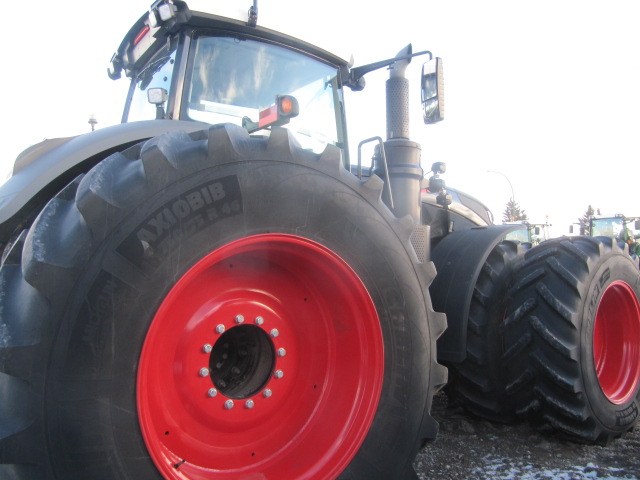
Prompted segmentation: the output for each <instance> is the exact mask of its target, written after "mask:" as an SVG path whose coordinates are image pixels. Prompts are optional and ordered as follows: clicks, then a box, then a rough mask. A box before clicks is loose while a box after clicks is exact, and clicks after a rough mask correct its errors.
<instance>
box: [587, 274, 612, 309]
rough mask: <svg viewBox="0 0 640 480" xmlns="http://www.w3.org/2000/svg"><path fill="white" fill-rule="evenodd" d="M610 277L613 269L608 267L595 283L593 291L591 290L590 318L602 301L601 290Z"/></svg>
mask: <svg viewBox="0 0 640 480" xmlns="http://www.w3.org/2000/svg"><path fill="white" fill-rule="evenodd" d="M610 278H611V270H610V269H608V268H607V269H606V270H605V271H604V272H602V275H601V276H600V278H599V279H598V281H597V282H596V284H595V285H594V287H593V291H592V292H591V301H590V302H589V309H588V313H589V318H593V316H594V315H595V311H596V308H597V307H598V304H599V303H600V292H601V290H602V289H603V287H604V285H605V284H606V283H607V282H608V281H609V279H610Z"/></svg>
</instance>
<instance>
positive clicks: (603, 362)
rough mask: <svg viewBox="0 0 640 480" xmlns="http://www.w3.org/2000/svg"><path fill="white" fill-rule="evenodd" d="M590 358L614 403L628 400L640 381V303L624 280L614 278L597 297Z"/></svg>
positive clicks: (604, 390) (606, 392) (605, 390)
mask: <svg viewBox="0 0 640 480" xmlns="http://www.w3.org/2000/svg"><path fill="white" fill-rule="evenodd" d="M593 359H594V362H595V366H596V374H597V375H598V382H599V383H600V387H601V388H602V392H603V393H604V394H605V396H606V397H607V398H608V399H609V401H610V402H611V403H615V404H617V405H620V404H623V403H625V402H627V401H628V400H629V399H630V398H631V397H632V396H633V395H634V394H635V393H636V391H637V388H638V384H639V382H640V305H639V303H638V299H637V297H636V295H635V293H634V291H633V290H632V288H631V287H630V286H629V285H628V284H626V283H624V282H621V281H618V282H613V283H612V284H611V285H609V286H608V287H607V289H606V290H605V291H604V293H603V295H602V298H601V299H600V303H599V305H598V310H597V312H596V320H595V326H594V330H593Z"/></svg>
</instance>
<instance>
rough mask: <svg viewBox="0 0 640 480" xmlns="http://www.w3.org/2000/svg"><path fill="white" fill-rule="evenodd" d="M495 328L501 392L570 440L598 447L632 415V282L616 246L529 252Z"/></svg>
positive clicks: (636, 398)
mask: <svg viewBox="0 0 640 480" xmlns="http://www.w3.org/2000/svg"><path fill="white" fill-rule="evenodd" d="M525 258H526V260H525V263H524V264H523V268H522V269H521V270H519V271H518V273H517V278H516V280H515V283H514V288H513V295H514V300H513V301H512V303H511V305H510V308H509V311H508V314H507V318H506V320H505V322H504V325H503V328H504V331H505V338H507V339H508V345H509V349H508V350H507V352H506V353H505V355H504V360H505V365H507V366H508V368H507V369H506V373H507V375H508V377H509V388H510V389H511V393H513V395H514V397H515V398H518V399H519V405H518V409H519V411H520V413H522V414H523V415H529V414H532V413H533V414H534V415H536V416H539V417H540V418H541V419H543V420H544V421H546V422H547V423H548V424H550V425H551V426H552V427H554V428H556V429H557V430H559V431H561V432H563V433H565V434H567V435H569V436H571V437H573V438H575V439H577V440H579V441H585V442H592V443H601V444H606V443H608V442H609V441H610V440H611V439H613V438H615V437H618V436H620V435H621V434H623V433H624V432H626V431H628V430H630V429H631V428H633V426H634V425H635V424H636V423H637V421H638V412H639V410H640V302H639V299H640V273H639V272H638V266H637V265H636V263H635V262H634V261H633V260H632V259H631V258H630V257H629V255H628V254H627V252H626V249H625V248H624V244H622V243H618V242H616V240H614V239H611V238H606V237H596V238H591V237H572V238H560V239H554V240H550V241H547V242H544V243H542V244H540V245H539V246H537V247H535V248H533V249H531V250H530V251H529V252H527V254H526V256H525Z"/></svg>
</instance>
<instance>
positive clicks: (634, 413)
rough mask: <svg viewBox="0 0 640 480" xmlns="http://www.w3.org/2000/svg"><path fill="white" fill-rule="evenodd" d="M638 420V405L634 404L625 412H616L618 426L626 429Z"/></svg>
mask: <svg viewBox="0 0 640 480" xmlns="http://www.w3.org/2000/svg"><path fill="white" fill-rule="evenodd" d="M636 418H638V405H636V402H633V403H632V404H631V405H629V406H628V407H627V408H625V409H624V410H620V411H618V412H616V425H618V426H620V427H626V426H627V425H631V424H632V423H633V422H635V420H636Z"/></svg>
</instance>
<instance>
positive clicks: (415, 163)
mask: <svg viewBox="0 0 640 480" xmlns="http://www.w3.org/2000/svg"><path fill="white" fill-rule="evenodd" d="M411 53H412V48H411V45H410V44H409V45H407V46H406V47H405V48H403V49H402V50H401V51H400V52H399V53H398V55H397V57H409V56H410V55H411ZM410 62H411V57H409V58H402V59H401V60H397V61H396V62H394V63H393V64H392V65H391V66H390V67H389V79H388V80H387V84H386V89H387V141H386V142H384V151H385V156H386V160H387V167H388V168H387V170H388V172H389V179H388V182H389V185H390V187H391V192H392V195H393V208H392V210H393V212H394V214H395V215H396V216H398V217H404V216H406V215H410V216H411V218H413V220H414V221H415V223H416V224H420V223H421V215H420V186H421V181H422V177H423V173H424V172H423V170H422V167H421V166H420V151H421V149H420V145H419V144H417V143H415V142H412V141H411V140H409V80H407V79H406V78H405V72H406V70H407V66H408V65H409V63H410ZM376 157H377V158H376V160H377V162H376V165H377V168H376V173H377V174H378V175H379V176H381V177H382V178H384V165H380V163H381V161H380V157H381V156H380V155H379V154H378V155H377V156H376Z"/></svg>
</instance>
